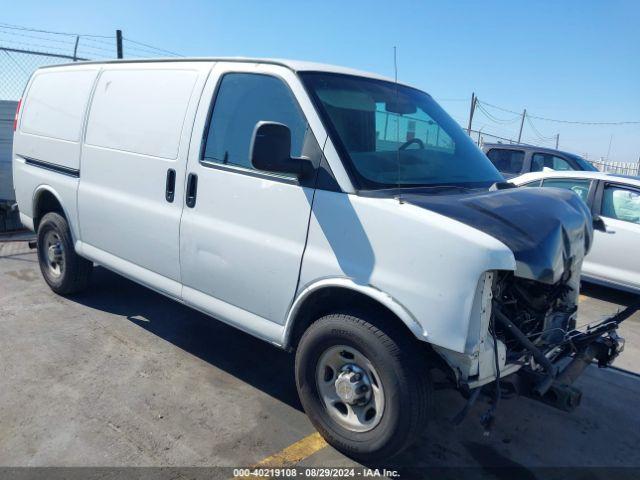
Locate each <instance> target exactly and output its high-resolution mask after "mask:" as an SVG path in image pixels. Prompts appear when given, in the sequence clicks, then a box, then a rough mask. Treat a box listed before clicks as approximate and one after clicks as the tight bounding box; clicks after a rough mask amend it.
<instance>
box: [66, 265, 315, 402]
mask: <svg viewBox="0 0 640 480" xmlns="http://www.w3.org/2000/svg"><path fill="white" fill-rule="evenodd" d="M73 300H74V301H76V302H78V303H81V304H83V305H85V306H87V307H90V308H94V309H99V310H102V311H105V312H109V313H113V314H116V315H122V316H124V317H126V318H127V319H128V320H129V321H131V322H133V323H135V324H136V325H138V326H140V327H141V328H144V329H145V330H147V331H149V332H151V333H153V334H154V335H157V336H158V337H160V338H162V339H164V340H166V341H167V342H170V343H172V344H173V345H175V346H177V347H179V348H181V349H183V350H185V351H187V352H189V353H191V354H192V355H195V356H197V357H199V358H201V359H202V360H204V361H205V362H207V363H209V364H211V365H213V366H214V367H216V368H219V369H222V370H224V371H225V372H227V373H229V374H231V375H233V376H234V377H236V378H238V379H239V380H241V381H243V382H245V383H248V384H250V385H252V386H253V387H255V388H258V389H260V390H262V391H263V392H265V393H267V394H268V395H270V396H272V397H274V398H276V399H278V400H280V401H281V402H284V403H286V404H287V405H289V406H291V407H293V408H295V409H297V410H302V406H301V405H300V402H299V400H298V394H297V391H296V386H295V377H294V356H293V355H291V354H290V353H288V352H285V351H283V350H281V349H279V348H277V347H275V346H273V345H270V344H269V343H267V342H264V341H262V340H259V339H257V338H255V337H253V336H251V335H249V334H247V333H244V332H241V331H240V330H238V329H236V328H234V327H231V326H229V325H226V324H225V323H223V322H220V321H218V320H215V319H213V318H211V317H208V316H207V315H204V314H202V313H200V312H198V311H196V310H193V309H191V308H189V307H187V306H185V305H182V304H180V303H178V302H176V301H174V300H171V299H169V298H167V297H165V296H163V295H160V294H159V293H156V292H154V291H152V290H150V289H148V288H146V287H143V286H141V285H138V284H137V283H134V282H132V281H130V280H128V279H126V278H124V277H121V276H119V275H117V274H116V273H113V272H110V271H109V270H106V269H104V268H102V267H97V266H96V267H95V268H94V272H93V276H92V279H91V288H90V289H89V290H88V291H87V292H86V293H83V294H80V295H76V296H74V297H73Z"/></svg>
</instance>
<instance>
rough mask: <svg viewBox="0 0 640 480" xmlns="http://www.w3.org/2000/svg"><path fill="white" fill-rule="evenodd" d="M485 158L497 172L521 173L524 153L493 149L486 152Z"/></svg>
mask: <svg viewBox="0 0 640 480" xmlns="http://www.w3.org/2000/svg"><path fill="white" fill-rule="evenodd" d="M487 157H489V160H491V163H493V165H494V166H495V167H496V168H497V169H498V171H499V172H504V173H521V172H522V164H523V162H524V152H523V151H522V150H506V149H504V150H503V149H500V148H493V149H491V150H489V151H488V152H487Z"/></svg>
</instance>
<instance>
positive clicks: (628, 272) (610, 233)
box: [511, 172, 640, 292]
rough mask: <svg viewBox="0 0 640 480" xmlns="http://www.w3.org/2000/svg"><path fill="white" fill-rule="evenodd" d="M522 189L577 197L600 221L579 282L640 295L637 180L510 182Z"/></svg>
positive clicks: (544, 175)
mask: <svg viewBox="0 0 640 480" xmlns="http://www.w3.org/2000/svg"><path fill="white" fill-rule="evenodd" d="M511 182H513V183H514V184H516V185H519V186H522V187H554V188H563V189H568V190H571V191H573V192H574V193H576V194H577V195H578V196H579V197H580V198H581V199H582V201H584V202H585V203H586V204H587V206H588V207H589V209H590V210H591V212H592V215H593V216H594V218H598V217H599V218H601V219H602V222H603V223H602V224H601V225H600V228H599V229H598V228H596V230H595V238H594V241H593V248H592V249H591V252H589V254H588V255H587V256H586V258H585V259H584V263H583V265H582V278H583V279H584V280H587V281H590V282H593V283H598V284H602V285H606V286H610V287H614V288H619V289H623V290H628V291H632V292H640V178H639V177H625V176H622V175H613V174H608V173H601V172H538V173H529V174H526V175H522V176H520V177H518V178H514V179H512V180H511Z"/></svg>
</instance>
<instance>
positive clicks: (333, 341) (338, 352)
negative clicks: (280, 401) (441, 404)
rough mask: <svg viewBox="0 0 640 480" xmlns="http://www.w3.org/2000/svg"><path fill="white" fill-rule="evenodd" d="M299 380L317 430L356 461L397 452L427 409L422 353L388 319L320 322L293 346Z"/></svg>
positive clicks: (338, 317) (414, 434)
mask: <svg viewBox="0 0 640 480" xmlns="http://www.w3.org/2000/svg"><path fill="white" fill-rule="evenodd" d="M378 325H379V326H378ZM296 383H297V387H298V393H299V395H300V400H301V402H302V405H303V407H304V409H305V411H306V413H307V415H308V416H309V418H310V420H311V422H312V423H313V425H314V426H315V427H316V429H317V430H318V431H319V432H320V434H321V435H322V436H323V437H324V438H325V439H326V440H327V442H328V443H329V444H331V445H332V446H333V447H334V448H336V449H337V450H340V451H341V452H343V453H345V454H346V455H348V456H350V457H352V458H355V459H358V460H361V461H372V460H378V461H379V460H382V459H384V458H389V457H392V456H393V455H395V454H397V453H399V452H400V451H402V450H403V449H404V448H406V447H407V446H409V445H410V444H411V443H413V442H414V441H415V440H416V439H417V438H418V436H419V435H420V434H421V433H422V432H423V431H424V429H425V427H426V423H427V417H428V414H429V413H430V402H431V381H430V377H429V373H428V365H427V364H426V361H425V355H424V352H423V351H422V350H421V349H420V348H418V344H417V340H415V339H413V338H411V337H410V336H409V335H407V334H406V333H405V332H404V331H401V330H400V328H399V327H398V326H397V325H394V323H393V322H388V321H382V322H377V321H373V319H372V321H371V322H369V321H367V320H365V319H364V318H360V317H359V316H353V315H345V314H334V315H328V316H325V317H323V318H321V319H319V320H317V321H316V322H314V323H313V324H312V325H311V326H310V327H309V328H308V329H307V331H306V332H305V333H304V335H303V336H302V339H301V340H300V343H299V345H298V349H297V352H296Z"/></svg>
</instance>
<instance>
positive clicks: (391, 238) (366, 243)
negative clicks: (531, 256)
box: [298, 190, 515, 352]
mask: <svg viewBox="0 0 640 480" xmlns="http://www.w3.org/2000/svg"><path fill="white" fill-rule="evenodd" d="M514 269H515V259H514V257H513V253H512V252H511V250H509V249H508V248H507V247H506V246H505V245H504V244H503V243H501V242H500V241H498V240H496V239H495V238H493V237H491V236H489V235H487V234H485V233H483V232H480V231H478V230H476V229H474V228H471V227H469V226H467V225H464V224H462V223H460V222H457V221H455V220H452V219H449V218H447V217H444V216H442V215H439V214H437V213H433V212H429V211H426V210H424V209H419V208H417V207H414V206H412V205H410V204H406V203H401V202H399V201H398V200H396V199H380V198H370V197H364V196H358V195H347V194H343V193H334V192H327V191H321V190H318V191H317V192H316V196H315V200H314V205H313V214H312V217H311V222H310V227H309V238H308V241H307V248H306V250H305V255H304V258H303V262H302V270H301V275H300V284H299V289H298V291H299V292H303V291H304V290H305V288H308V286H310V285H313V284H314V283H316V282H318V281H319V280H322V279H331V278H346V279H349V280H350V281H351V282H354V283H355V284H356V285H358V286H361V287H372V288H374V289H375V290H377V291H380V292H384V293H385V294H386V295H388V296H389V297H390V300H389V305H391V306H392V307H393V304H394V303H395V304H399V305H401V306H402V307H403V308H404V309H405V310H406V311H407V312H409V313H410V315H411V317H413V318H414V319H415V321H417V322H418V323H419V325H420V326H419V327H418V328H416V326H415V325H412V324H411V322H409V323H408V324H407V326H408V327H409V329H410V330H412V331H414V333H415V332H416V331H418V332H419V338H421V339H422V340H425V341H427V342H429V343H433V344H434V345H438V346H441V347H444V348H447V349H450V350H453V351H456V352H464V350H465V344H466V341H467V336H468V332H469V329H470V328H476V327H477V328H478V329H479V328H480V326H479V324H478V325H477V326H473V325H472V324H471V323H470V322H472V321H473V322H479V318H474V319H472V318H471V317H472V315H471V312H472V308H473V303H474V294H475V292H476V290H477V285H478V281H479V280H480V278H481V276H482V275H483V274H484V273H485V272H487V271H490V270H514ZM392 311H393V308H392ZM405 318H406V317H405ZM407 322H408V320H407V321H405V323H407Z"/></svg>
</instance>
